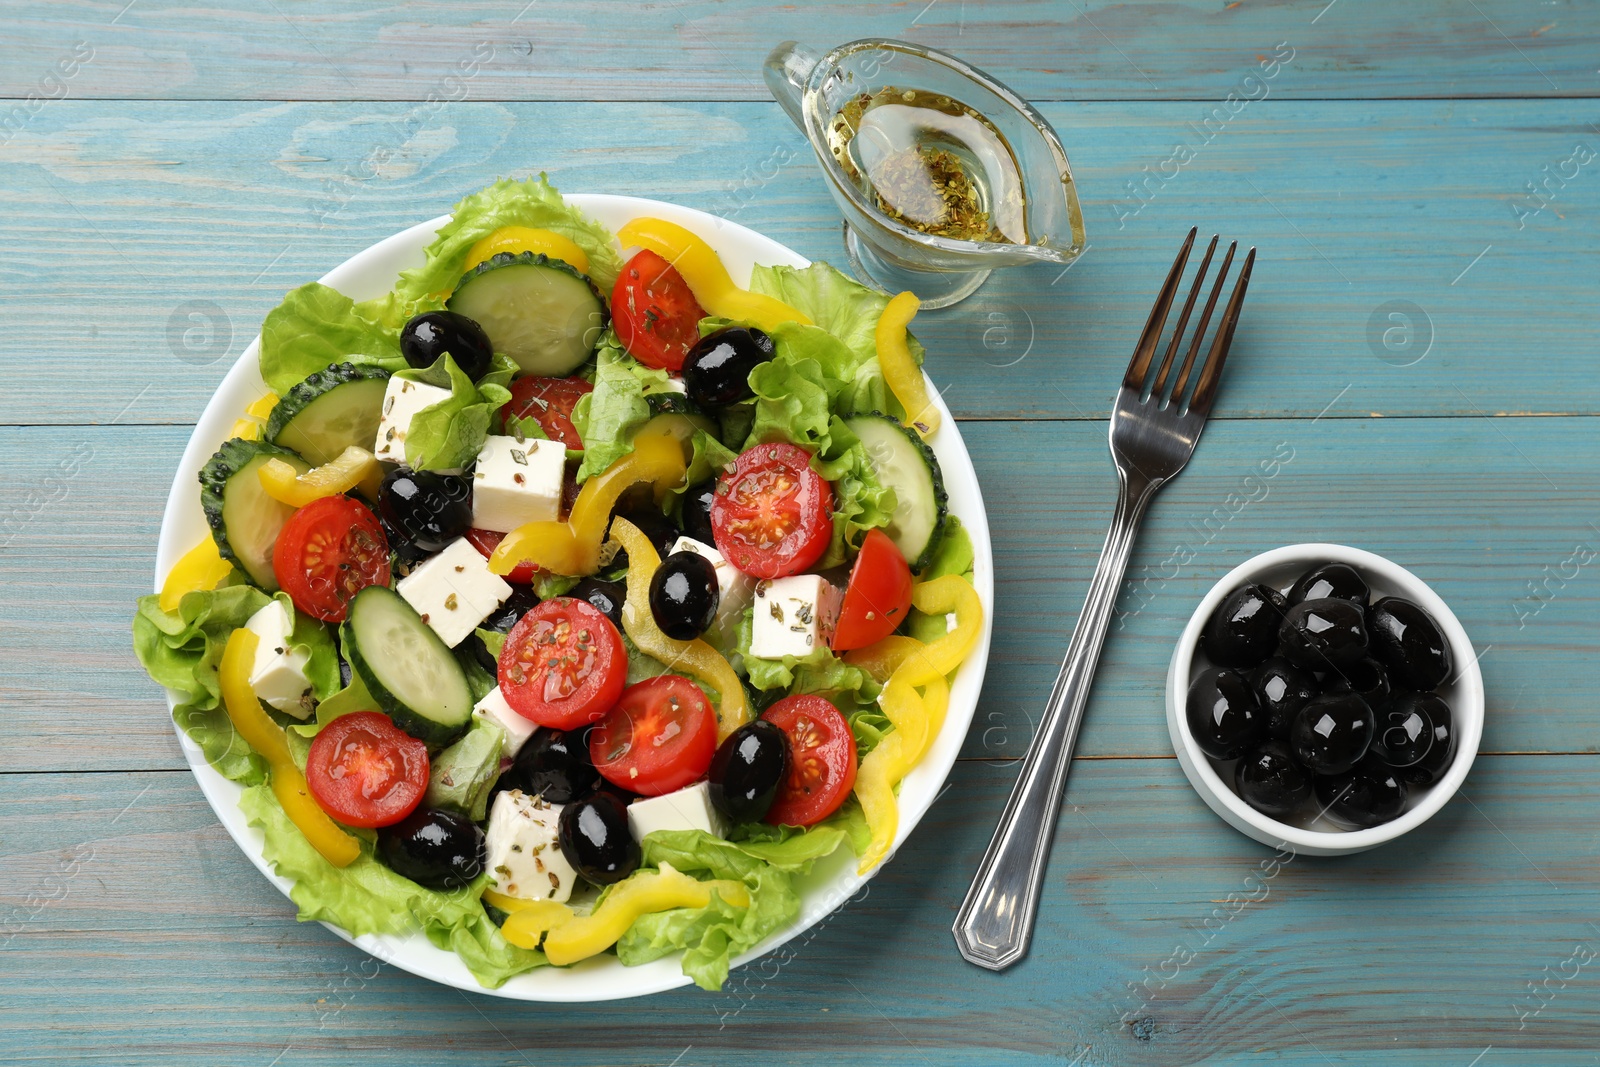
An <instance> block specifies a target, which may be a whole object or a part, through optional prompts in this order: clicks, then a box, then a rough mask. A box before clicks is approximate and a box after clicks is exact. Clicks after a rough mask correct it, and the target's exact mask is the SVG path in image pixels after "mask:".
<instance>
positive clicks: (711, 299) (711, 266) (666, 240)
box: [617, 218, 811, 330]
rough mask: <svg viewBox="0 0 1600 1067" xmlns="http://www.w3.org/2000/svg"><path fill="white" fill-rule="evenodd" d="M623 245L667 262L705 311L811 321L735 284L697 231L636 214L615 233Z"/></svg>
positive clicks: (755, 320)
mask: <svg viewBox="0 0 1600 1067" xmlns="http://www.w3.org/2000/svg"><path fill="white" fill-rule="evenodd" d="M617 240H618V241H621V242H622V246H623V247H624V248H627V247H628V246H629V245H638V246H639V247H640V248H648V249H649V250H650V251H652V252H654V253H655V254H656V255H658V256H660V257H661V258H662V259H665V260H666V261H667V262H668V263H671V264H672V266H673V267H674V268H676V270H677V271H678V273H679V274H681V275H683V280H684V281H685V282H686V283H688V286H689V289H690V291H691V292H693V293H694V298H695V299H696V300H697V301H699V302H700V306H701V307H703V308H705V310H706V313H707V314H708V315H714V316H718V317H720V318H725V319H733V320H734V321H735V322H748V323H751V324H752V325H755V326H759V327H760V328H761V329H763V330H770V329H772V328H773V327H774V326H776V325H778V324H779V323H780V322H798V323H800V324H801V325H803V326H810V325H811V320H810V319H808V318H806V317H805V316H804V315H802V314H801V313H800V312H798V311H796V310H795V309H794V308H792V307H790V306H789V305H788V304H785V303H784V302H783V301H782V300H778V299H776V298H775V297H770V296H765V295H763V294H761V293H753V292H751V291H750V290H748V289H741V288H740V287H739V286H737V285H734V284H733V279H732V278H730V277H728V268H727V267H725V266H723V265H722V259H721V257H719V256H718V255H717V253H716V251H715V250H714V249H713V248H712V247H711V246H710V245H708V244H706V242H705V241H704V240H702V239H701V238H700V237H699V236H698V235H696V234H694V233H691V232H690V231H689V230H686V229H684V228H683V227H682V226H679V225H678V224H677V223H675V222H668V221H667V220H666V219H653V218H637V219H634V220H633V221H631V222H629V223H628V224H627V225H626V226H624V227H622V229H620V230H618V231H617Z"/></svg>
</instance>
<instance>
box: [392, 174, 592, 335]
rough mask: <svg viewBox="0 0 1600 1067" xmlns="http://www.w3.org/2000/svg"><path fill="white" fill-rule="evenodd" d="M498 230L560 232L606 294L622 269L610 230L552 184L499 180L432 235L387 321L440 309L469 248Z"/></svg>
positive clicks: (403, 278)
mask: <svg viewBox="0 0 1600 1067" xmlns="http://www.w3.org/2000/svg"><path fill="white" fill-rule="evenodd" d="M502 226H529V227H532V228H534V229H538V230H550V231H551V232H553V233H559V234H560V235H561V236H563V237H566V238H567V239H569V240H571V241H572V242H573V243H574V244H576V245H577V246H578V247H579V248H581V249H583V251H584V253H585V254H586V255H587V256H588V257H589V277H591V278H593V279H594V283H595V285H597V286H599V288H600V290H601V292H605V293H609V292H610V291H611V287H612V286H613V285H614V284H616V280H617V274H618V273H619V272H620V271H621V270H622V258H621V257H620V256H619V255H618V254H617V247H616V239H615V238H614V237H613V236H612V234H611V231H610V230H607V229H606V228H605V227H604V226H602V225H600V224H599V223H598V222H595V221H594V220H593V219H591V218H589V217H588V216H587V215H585V214H584V213H583V212H581V211H579V210H578V209H577V208H574V207H570V206H569V205H568V204H567V203H566V202H565V201H563V200H562V199H561V194H560V193H559V192H557V191H556V189H555V186H553V185H551V184H550V183H549V182H548V181H546V180H545V176H544V175H543V174H541V175H539V177H538V178H536V179H535V178H528V179H525V180H522V181H517V180H515V179H512V178H502V179H500V180H499V181H497V182H495V183H494V184H493V185H491V186H489V187H488V188H486V189H480V190H478V191H477V192H475V193H472V194H471V195H469V196H467V197H466V198H465V199H463V200H462V201H461V202H460V203H458V204H456V206H455V207H454V208H453V209H452V210H451V213H450V221H449V222H447V223H445V224H444V225H443V226H441V227H440V228H439V229H438V231H437V232H436V233H435V234H434V238H433V242H432V243H431V244H429V245H428V247H427V249H426V255H427V260H426V262H424V263H423V265H422V266H420V267H417V268H415V269H414V270H408V271H404V272H402V273H401V275H400V279H399V281H397V282H396V283H395V287H394V292H393V293H392V294H391V295H390V298H389V300H388V302H387V305H386V311H385V315H384V317H385V319H386V321H389V322H392V323H395V325H396V327H397V328H398V326H399V324H401V323H404V322H405V320H406V319H408V318H410V317H411V316H412V315H414V314H416V313H417V312H419V311H429V310H433V309H434V308H438V307H440V306H442V305H443V299H444V298H443V294H448V293H449V292H450V291H452V290H453V289H455V287H456V286H457V285H458V284H460V282H461V278H462V276H463V275H464V274H465V273H466V271H467V253H468V252H470V251H471V250H472V246H473V245H475V244H477V243H478V242H479V241H480V240H482V239H483V238H485V237H487V236H489V235H490V234H491V233H493V232H494V231H496V230H498V229H500V228H501V227H502Z"/></svg>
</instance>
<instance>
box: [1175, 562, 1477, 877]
mask: <svg viewBox="0 0 1600 1067" xmlns="http://www.w3.org/2000/svg"><path fill="white" fill-rule="evenodd" d="M1167 726H1168V729H1169V730H1170V731H1171V734H1172V744H1173V747H1174V748H1175V749H1176V750H1177V754H1178V762H1179V763H1180V764H1181V765H1182V766H1183V770H1184V773H1185V774H1187V775H1188V776H1189V781H1190V783H1191V784H1192V785H1193V786H1194V788H1195V790H1196V791H1197V792H1198V793H1199V794H1200V796H1201V798H1202V799H1203V800H1205V802H1206V803H1207V804H1208V805H1210V807H1211V809H1212V810H1213V811H1215V812H1216V813H1217V814H1218V815H1220V816H1222V818H1223V819H1224V820H1226V821H1227V822H1228V823H1229V824H1230V825H1231V826H1233V827H1234V828H1235V829H1237V830H1239V831H1240V832H1242V833H1244V834H1246V835H1248V836H1250V837H1253V838H1255V839H1256V840H1257V841H1260V842H1262V843H1264V844H1268V845H1273V846H1277V847H1282V846H1287V847H1289V848H1292V849H1294V850H1295V851H1297V852H1301V853H1306V854H1308V855H1323V856H1333V855H1343V854H1346V853H1351V852H1362V851H1365V850H1366V849H1369V848H1373V847H1375V846H1377V845H1381V844H1383V843H1384V842H1386V841H1392V840H1394V839H1395V838H1397V837H1399V836H1400V835H1402V834H1404V833H1406V832H1407V831H1409V830H1411V829H1414V828H1415V827H1417V826H1420V825H1421V824H1422V823H1424V822H1426V821H1427V820H1428V819H1429V818H1430V817H1432V815H1433V814H1434V812H1436V811H1438V810H1439V809H1440V808H1441V807H1443V806H1444V804H1445V802H1446V801H1448V800H1449V799H1450V797H1451V796H1452V795H1454V793H1455V791H1456V790H1457V788H1459V787H1460V785H1461V782H1462V780H1463V779H1464V778H1465V777H1466V776H1467V771H1468V770H1469V769H1470V768H1471V766H1472V761H1473V758H1474V757H1475V756H1476V755H1477V753H1478V741H1479V738H1480V737H1481V736H1482V733H1483V677H1482V675H1481V674H1480V673H1479V671H1478V663H1477V653H1476V652H1475V651H1474V649H1473V647H1472V642H1471V641H1470V640H1469V639H1468V638H1467V634H1466V631H1465V630H1463V629H1462V627H1461V623H1460V622H1459V621H1458V620H1457V619H1456V617H1455V615H1454V613H1452V612H1451V610H1450V609H1449V607H1447V606H1446V605H1445V602H1444V601H1443V600H1441V599H1440V598H1439V596H1438V594H1437V593H1435V592H1434V591H1433V590H1432V589H1430V588H1429V587H1428V585H1427V584H1426V583H1425V582H1423V581H1422V579H1420V578H1418V577H1417V576H1416V575H1414V574H1412V573H1411V572H1410V571H1408V570H1406V569H1405V568H1404V567H1401V566H1399V565H1398V564H1395V563H1392V562H1390V561H1389V560H1387V559H1384V558H1383V557H1382V556H1377V555H1374V554H1372V553H1371V552H1363V551H1362V550H1360V549H1356V548H1347V547H1345V546H1343V545H1323V544H1307V545H1290V546H1288V547H1286V548H1279V549H1274V550H1273V551H1271V552H1265V553H1262V554H1261V555H1259V556H1256V557H1255V558H1254V559H1250V560H1247V561H1246V562H1244V563H1243V564H1241V565H1239V566H1238V567H1235V568H1234V569H1233V571H1231V572H1230V573H1229V574H1228V575H1227V576H1226V577H1224V578H1223V579H1222V580H1221V581H1220V582H1218V583H1217V584H1216V585H1215V586H1214V587H1212V589H1211V592H1210V593H1208V594H1207V595H1206V597H1205V599H1204V600H1202V601H1201V602H1200V606H1199V607H1198V608H1196V609H1195V613H1194V617H1193V618H1191V619H1190V620H1189V625H1188V626H1186V627H1185V628H1184V631H1183V636H1182V637H1181V638H1179V640H1178V647H1177V650H1176V651H1175V652H1174V653H1173V656H1172V665H1171V667H1170V669H1169V670H1168V672H1167Z"/></svg>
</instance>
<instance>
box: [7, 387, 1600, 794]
mask: <svg viewBox="0 0 1600 1067" xmlns="http://www.w3.org/2000/svg"><path fill="white" fill-rule="evenodd" d="M1589 427H1590V422H1589V420H1587V419H1576V418H1568V419H1503V420H1494V421H1490V420H1487V419H1448V420H1430V421H1425V422H1419V421H1418V420H1413V419H1365V420H1343V421H1335V420H1332V419H1324V420H1322V421H1320V422H1317V423H1310V422H1309V421H1301V420H1241V421H1236V422H1228V423H1221V424H1218V425H1216V426H1213V427H1211V428H1210V429H1208V431H1207V433H1206V436H1205V438H1204V440H1203V441H1202V443H1201V446H1200V450H1199V453H1198V454H1197V456H1196V457H1195V460H1194V462H1193V463H1192V464H1191V466H1190V468H1189V469H1188V470H1186V471H1185V472H1184V474H1183V475H1182V477H1180V478H1178V479H1177V480H1176V481H1174V482H1173V483H1172V484H1171V485H1170V486H1169V487H1168V488H1167V489H1165V490H1164V491H1163V493H1162V495H1161V496H1160V497H1158V498H1157V501H1156V503H1155V505H1154V507H1153V509H1152V511H1151V514H1150V518H1149V520H1148V522H1147V524H1146V527H1145V530H1144V533H1143V536H1142V537H1141V539H1140V541H1139V547H1138V549H1137V551H1136V552H1135V555H1134V559H1133V562H1132V565H1131V568H1130V571H1129V578H1130V581H1129V586H1128V588H1127V589H1125V591H1124V594H1123V598H1122V601H1121V603H1120V605H1119V610H1120V614H1119V617H1118V619H1117V621H1116V622H1115V623H1114V624H1113V631H1112V635H1111V639H1110V641H1109V643H1108V646H1107V649H1106V653H1105V658H1104V659H1103V661H1102V663H1101V667H1100V671H1099V675H1098V679H1099V680H1098V683H1097V686H1096V689H1095V692H1094V696H1093V699H1092V701H1091V704H1090V708H1089V714H1088V722H1087V725H1086V727H1085V730H1084V735H1083V739H1082V743H1081V749H1080V751H1081V752H1082V754H1084V755H1087V756H1107V755H1117V756H1130V755H1132V756H1166V755H1170V754H1171V751H1172V749H1171V743H1170V741H1169V740H1168V738H1167V729H1166V722H1165V718H1164V714H1165V713H1164V711H1163V706H1162V702H1161V691H1162V686H1163V684H1164V683H1163V680H1164V679H1165V677H1166V668H1167V661H1168V659H1169V658H1170V656H1171V653H1172V643H1173V641H1174V640H1176V638H1177V635H1178V633H1179V631H1181V629H1182V628H1183V626H1184V624H1185V623H1186V622H1187V621H1188V618H1189V615H1190V613H1191V612H1192V611H1193V610H1194V606H1195V605H1196V604H1197V603H1199V601H1200V599H1201V597H1202V596H1203V595H1204V594H1205V592H1206V591H1207V590H1208V589H1209V588H1210V586H1211V585H1212V583H1214V582H1215V581H1217V579H1219V578H1220V577H1222V575H1223V574H1225V573H1227V571H1229V570H1230V569H1232V568H1233V567H1234V566H1235V565H1237V564H1238V563H1240V562H1242V561H1243V560H1245V559H1246V558H1248V557H1249V556H1252V555H1254V554H1256V553H1257V552H1261V551H1265V550H1266V549H1268V548H1273V547H1276V546H1278V545H1282V544H1291V543H1295V542H1303V541H1333V542H1338V543H1344V544H1353V545H1356V546H1359V547H1363V548H1367V549H1370V550H1372V551H1375V552H1378V553H1380V554H1382V555H1385V556H1388V557H1390V558H1392V559H1394V560H1396V561H1397V562H1399V563H1401V564H1402V565H1403V566H1406V567H1408V568H1410V569H1412V570H1413V571H1415V572H1416V573H1417V574H1418V575H1420V576H1421V577H1422V578H1423V579H1424V580H1426V581H1428V582H1429V583H1430V584H1432V585H1433V587H1434V588H1435V589H1436V590H1437V591H1438V592H1439V594H1440V595H1441V596H1442V597H1444V599H1445V601H1446V602H1447V603H1449V604H1450V605H1451V607H1452V609H1453V610H1454V611H1455V612H1456V613H1457V615H1458V616H1459V617H1460V618H1461V620H1462V623H1463V625H1464V626H1465V627H1466V629H1467V632H1468V634H1469V635H1470V636H1471V637H1472V639H1473V641H1474V643H1475V645H1476V647H1477V648H1479V649H1480V650H1483V649H1485V648H1487V649H1488V651H1486V652H1484V654H1483V657H1482V659H1481V661H1480V663H1481V666H1482V669H1483V672H1484V679H1485V686H1486V691H1487V693H1488V708H1489V714H1488V722H1487V728H1486V730H1485V735H1484V748H1485V750H1487V751H1559V752H1571V751H1582V752H1593V751H1596V750H1597V749H1600V715H1597V713H1596V710H1595V707H1594V700H1593V685H1592V681H1591V678H1590V672H1589V671H1588V669H1587V664H1588V663H1589V662H1591V661H1592V659H1593V658H1594V656H1595V655H1596V652H1597V648H1596V643H1597V640H1600V638H1597V636H1596V633H1595V631H1594V630H1593V628H1592V627H1591V626H1589V625H1588V624H1589V623H1590V622H1591V621H1592V620H1593V618H1594V612H1595V604H1596V600H1597V598H1600V586H1597V585H1596V584H1595V583H1596V581H1597V578H1596V575H1595V574H1594V573H1593V564H1591V565H1589V566H1588V567H1587V568H1582V567H1578V568H1574V567H1572V566H1566V567H1564V566H1563V562H1564V561H1566V560H1567V559H1568V557H1569V556H1570V555H1571V554H1572V550H1573V548H1574V546H1575V545H1578V544H1587V545H1589V546H1590V547H1591V549H1594V548H1600V529H1597V528H1596V525H1591V524H1600V476H1597V475H1596V473H1595V472H1596V470H1600V442H1597V441H1596V438H1595V435H1594V434H1593V433H1591V432H1589ZM963 433H964V435H965V436H966V439H967V442H968V446H969V448H970V449H971V452H972V456H973V461H974V464H975V466H976V468H977V471H978V475H979V478H980V480H981V481H982V484H983V486H984V493H985V503H986V507H987V510H988V514H989V518H990V523H991V524H992V528H993V535H994V542H995V566H996V577H997V586H996V601H997V603H996V618H995V640H994V650H993V654H992V656H991V660H990V665H989V673H988V677H987V680H986V683H985V686H984V693H983V698H982V701H981V703H980V705H979V708H978V711H977V714H976V717H975V719H974V722H973V726H972V728H971V731H970V733H969V735H968V739H967V745H966V748H965V754H966V755H967V756H970V757H973V758H986V759H993V758H1012V757H1017V756H1020V755H1021V754H1022V753H1023V752H1024V751H1025V750H1026V747H1027V743H1028V740H1029V739H1030V738H1031V736H1032V733H1033V728H1034V724H1035V722H1036V721H1037V716H1038V713H1039V709H1040V708H1041V706H1042V702H1043V699H1044V695H1045V694H1046V693H1047V692H1048V690H1049V686H1050V682H1051V680H1052V679H1053V678H1054V676H1055V670H1056V667H1057V665H1058V663H1059V661H1060V656H1061V655H1062V653H1063V652H1064V650H1065V649H1066V646H1067V641H1068V638H1069V637H1070V634H1071V629H1072V625H1073V622H1074V620H1075V618H1076V614H1077V610H1078V607H1079V606H1080V604H1081V603H1082V597H1083V594H1084V592H1085V590H1086V588H1087V583H1088V579H1089V575H1090V572H1091V571H1092V569H1093V566H1094V561H1095V558H1096V556H1097V554H1098V552H1099V549H1100V542H1101V539H1102V538H1103V537H1104V533H1105V526H1106V523H1107V522H1108V518H1107V516H1108V515H1109V514H1110V508H1111V501H1112V493H1113V484H1114V483H1113V481H1112V475H1111V470H1110V463H1109V460H1108V459H1107V457H1106V451H1105V429H1104V426H1103V425H1102V424H1099V423H1092V422H1074V423H1037V422H975V423H967V424H966V425H965V426H964V427H963ZM1419 434H1425V435H1426V436H1425V438H1423V437H1419V436H1418V435H1419ZM186 439H187V431H186V430H184V429H182V428H178V427H141V428H138V429H137V430H131V431H130V430H125V429H121V428H117V427H81V428H42V427H41V428H14V429H0V514H5V513H6V510H5V509H6V508H10V509H12V513H13V514H15V513H17V512H16V509H18V508H20V507H22V504H21V503H20V501H25V500H26V494H27V493H28V492H29V491H30V490H31V489H33V488H35V487H39V486H43V485H44V484H45V483H46V478H47V477H48V476H49V474H50V472H51V471H54V470H56V469H57V465H58V464H59V463H60V462H61V461H62V460H63V458H64V457H68V456H70V455H72V454H73V453H74V450H77V449H81V448H87V449H89V450H91V451H92V455H91V456H90V458H88V459H87V460H86V462H85V463H84V464H83V467H82V470H81V472H80V473H79V474H78V475H77V476H76V477H75V478H71V479H67V480H66V481H65V484H64V489H63V492H62V495H61V496H60V498H59V499H57V500H54V501H52V502H50V503H49V504H47V506H46V507H45V508H44V509H43V510H41V511H39V512H38V513H37V514H36V515H34V517H33V518H32V519H31V520H30V521H27V522H24V523H21V524H20V525H18V526H17V528H16V532H15V536H14V538H13V539H12V540H11V541H10V542H9V543H8V544H6V545H5V546H4V547H3V548H0V588H4V589H7V590H8V591H9V593H10V595H9V596H7V597H6V598H5V599H4V601H0V642H3V643H4V645H5V647H6V648H7V649H9V650H10V651H11V654H10V655H7V656H6V657H4V658H3V659H0V701H3V703H4V704H5V706H6V707H7V715H8V718H9V720H10V721H11V722H12V723H14V724H15V725H16V726H18V727H19V728H20V730H21V733H22V735H23V736H26V737H28V738H29V744H27V745H25V746H6V747H4V748H0V770H12V771H22V770H91V769H94V770H104V769H117V770H137V769H145V768H174V767H179V766H182V763H181V756H180V754H179V752H178V749H177V746H176V743H175V742H174V740H173V737H172V731H171V727H170V724H169V722H168V719H167V716H166V712H165V709H164V707H163V705H162V703H161V697H160V693H159V691H158V690H157V689H156V688H155V686H154V685H153V684H152V683H150V682H149V681H148V680H147V679H145V678H144V676H143V674H142V672H141V671H140V670H139V667H138V664H137V663H136V662H135V660H134V658H133V655H132V651H131V644H130V639H129V629H128V627H129V619H130V617H131V613H132V608H133V600H134V598H135V597H136V596H138V595H140V594H142V593H144V592H146V591H147V590H148V589H149V588H150V583H151V581H152V569H153V562H152V561H153V558H154V550H155V543H156V536H157V531H158V527H159V523H160V516H161V509H162V507H163V506H164V503H165V500H166V492H167V488H168V486H169V485H170V478H171V471H172V470H173V469H174V467H175V465H176V463H177V459H178V456H179V454H180V452H181V450H182V446H183V444H184V442H185V440H186ZM1274 456H1278V457H1283V456H1288V457H1289V459H1288V460H1287V461H1286V462H1283V463H1281V469H1279V470H1278V471H1277V472H1276V473H1275V474H1274V476H1272V477H1269V478H1264V477H1262V475H1261V470H1262V468H1261V466H1260V465H1261V464H1262V463H1263V462H1264V461H1268V460H1271V459H1272V458H1273V457H1274ZM1535 463H1537V464H1538V466H1534V464H1535ZM1270 465H1271V464H1270V463H1269V466H1270ZM1541 472H1543V473H1547V474H1548V475H1549V476H1550V477H1551V478H1553V479H1558V480H1557V481H1556V482H1555V485H1556V486H1557V487H1558V488H1552V486H1551V485H1549V484H1547V483H1546V482H1545V481H1544V478H1543V473H1541ZM1230 495H1232V497H1233V501H1232V503H1230ZM24 510H25V509H24ZM1178 547H1182V548H1185V549H1187V550H1189V551H1190V552H1192V553H1193V555H1194V562H1192V563H1190V564H1188V565H1186V566H1182V567H1179V566H1177V565H1176V564H1175V563H1173V562H1172V557H1173V555H1174V551H1175V549H1176V548H1178ZM1567 573H1572V577H1570V578H1563V577H1561V575H1563V574H1567ZM1530 584H1531V585H1532V586H1533V587H1534V588H1533V591H1532V592H1530V588H1529V587H1530ZM108 730H109V731H110V732H111V734H112V735H114V736H115V738H116V743H115V744H107V743H106V737H107V731H108Z"/></svg>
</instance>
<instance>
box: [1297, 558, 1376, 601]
mask: <svg viewBox="0 0 1600 1067" xmlns="http://www.w3.org/2000/svg"><path fill="white" fill-rule="evenodd" d="M1370 592H1371V591H1370V590H1369V589H1368V588H1367V583H1366V580H1365V579H1363V578H1362V577H1361V575H1360V574H1358V573H1357V572H1356V569H1355V568H1354V567H1352V566H1350V565H1349V564H1347V563H1324V564H1323V565H1322V566H1320V567H1313V568H1312V569H1311V570H1309V571H1306V572H1305V573H1304V574H1302V575H1301V576H1300V580H1299V581H1298V582H1295V583H1294V586H1293V587H1292V588H1290V590H1289V603H1290V604H1299V603H1301V602H1302V601H1306V600H1327V599H1328V598H1329V597H1332V598H1334V599H1335V600H1348V601H1350V603H1352V604H1360V605H1361V606H1362V607H1366V606H1367V597H1368V595H1370Z"/></svg>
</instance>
